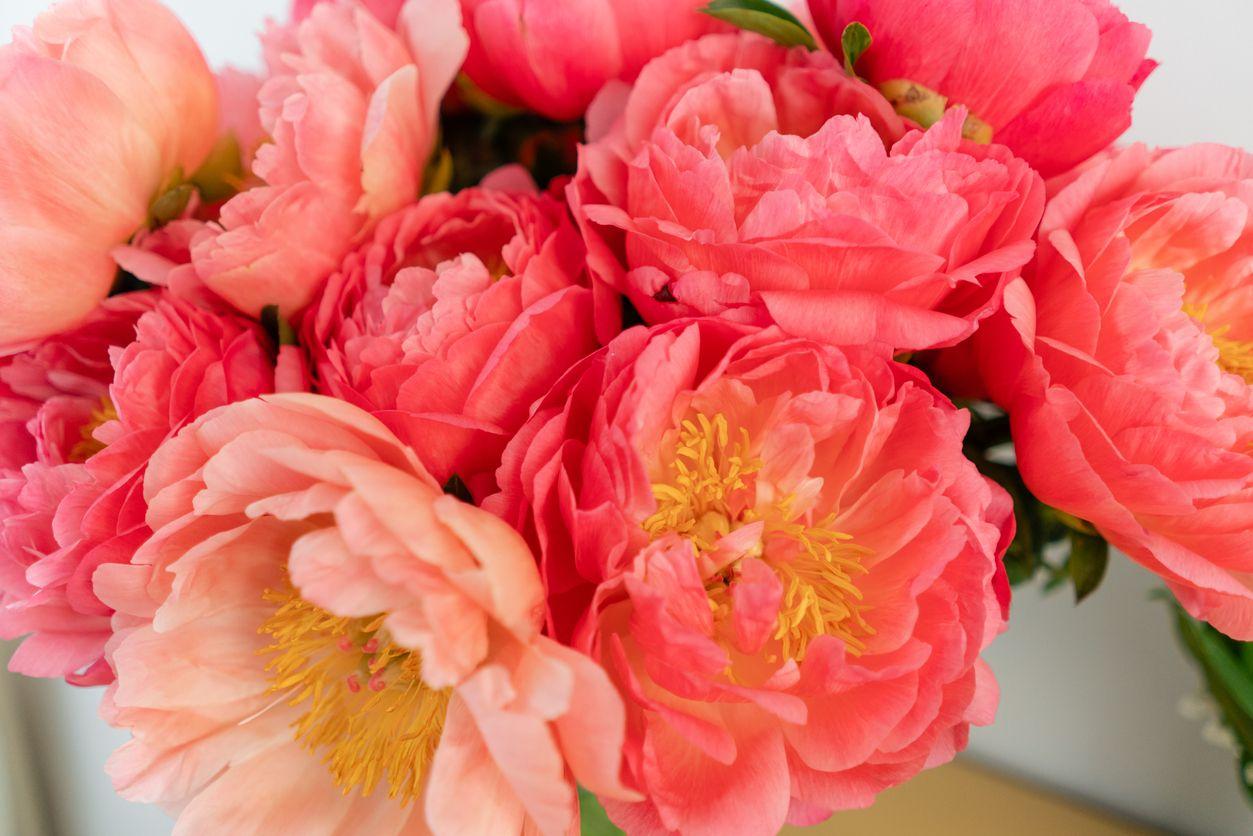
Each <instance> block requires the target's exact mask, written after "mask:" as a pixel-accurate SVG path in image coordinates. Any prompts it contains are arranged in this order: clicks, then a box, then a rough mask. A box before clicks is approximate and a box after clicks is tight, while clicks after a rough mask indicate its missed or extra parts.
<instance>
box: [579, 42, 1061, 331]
mask: <svg viewBox="0 0 1253 836" xmlns="http://www.w3.org/2000/svg"><path fill="white" fill-rule="evenodd" d="M610 93H612V91H608V92H607V93H606V96H605V102H604V105H605V109H604V110H597V112H596V116H597V119H598V120H604V119H607V118H608V117H609V115H610V114H611V113H612V112H617V113H618V114H619V115H618V117H617V119H616V121H614V123H613V126H612V128H610V129H609V130H608V132H607V133H604V134H603V135H601V136H599V138H595V141H594V142H592V144H591V145H590V146H588V147H586V148H584V149H582V151H581V153H580V164H579V173H578V176H577V177H576V178H575V181H574V183H573V184H572V185H571V186H570V199H571V203H572V204H573V205H574V209H575V213H576V217H578V218H579V220H580V222H581V224H582V228H583V231H584V235H585V238H586V239H587V241H588V247H589V251H590V255H589V265H590V267H591V268H592V270H593V272H594V274H595V275H596V276H597V278H598V279H599V280H601V281H602V282H604V283H606V284H607V285H608V286H610V287H613V288H615V289H617V290H619V291H621V292H623V293H625V294H626V295H627V297H628V298H629V299H630V300H631V302H632V303H633V304H634V305H635V307H636V308H637V309H638V310H639V311H640V313H641V314H642V315H643V317H644V319H645V320H646V321H648V322H659V321H663V320H667V319H672V318H675V317H683V316H694V315H710V314H720V313H724V312H728V311H731V312H735V313H736V314H737V316H739V317H746V318H752V317H754V316H757V315H758V312H759V311H761V310H762V309H764V311H766V312H768V314H769V316H770V317H771V318H773V320H774V321H775V322H777V323H778V324H780V325H781V326H783V328H784V330H786V331H788V332H789V333H794V334H799V335H802V336H808V337H813V338H817V339H824V340H828V341H831V342H834V343H836V344H854V343H865V342H868V341H871V340H883V341H886V342H888V343H890V344H892V345H893V346H895V347H897V348H910V349H917V348H926V347H930V346H936V345H945V344H950V343H953V342H957V341H959V340H961V339H963V338H965V337H967V336H969V335H970V333H972V332H973V331H974V329H975V328H976V327H977V325H978V322H979V320H981V319H982V318H984V317H986V316H987V315H988V314H990V313H991V312H992V311H994V310H995V309H996V308H997V307H998V306H999V303H1000V294H1001V290H1002V287H1003V285H1004V283H1005V281H1006V280H1007V279H1008V278H1011V277H1013V276H1014V275H1016V274H1017V271H1018V270H1019V268H1020V267H1021V266H1022V265H1023V264H1024V263H1026V262H1027V260H1028V259H1030V257H1031V253H1032V251H1033V244H1032V241H1031V235H1032V233H1033V232H1034V230H1035V226H1036V224H1037V222H1038V221H1039V217H1040V213H1041V211H1042V210H1043V203H1044V188H1043V185H1042V183H1041V181H1040V178H1039V176H1038V175H1036V174H1035V173H1034V172H1033V171H1031V169H1030V168H1029V167H1028V166H1027V164H1026V163H1024V162H1022V161H1021V160H1018V159H1016V158H1014V157H1013V156H1012V155H1011V154H1010V153H1009V152H1008V151H1006V150H1005V149H1004V148H1002V147H1000V146H990V147H988V146H978V145H975V144H973V143H970V142H965V141H963V140H962V138H961V127H962V122H961V117H960V114H959V113H955V114H954V115H953V116H951V117H950V118H946V119H944V120H943V121H941V122H940V123H939V124H938V125H936V126H935V127H933V128H932V129H931V130H930V131H928V132H926V133H925V134H924V133H921V132H914V133H911V134H909V135H908V136H905V137H904V138H903V139H899V141H897V140H898V138H899V137H900V136H901V133H902V130H903V126H902V122H901V120H900V119H899V117H897V116H896V114H895V113H893V112H892V110H891V108H890V107H889V106H888V104H887V102H886V101H885V100H884V99H883V97H882V96H880V95H879V94H878V93H877V92H875V91H874V90H873V89H872V88H870V87H869V86H867V85H866V84H864V83H862V82H860V81H858V80H856V79H853V78H851V77H849V76H848V75H846V74H845V73H844V71H843V70H842V69H841V68H840V66H839V65H838V64H837V63H836V61H835V59H834V58H832V56H830V55H828V54H825V53H809V52H806V51H805V50H804V49H803V48H797V49H795V50H791V51H789V50H785V49H783V48H782V47H778V46H776V45H774V44H772V43H769V42H767V41H765V40H764V39H761V38H759V37H757V36H754V35H747V34H744V35H726V36H723V35H711V36H708V37H706V38H704V39H702V40H700V41H696V42H694V43H690V44H687V45H684V46H682V47H679V48H677V49H675V50H673V51H671V52H669V53H667V54H666V55H665V56H663V57H661V58H659V59H657V60H655V61H654V62H652V63H651V64H650V65H649V66H648V67H647V68H646V69H645V70H644V72H643V73H642V74H641V75H640V79H639V81H638V82H637V83H636V84H635V86H634V88H633V89H632V90H631V92H630V95H629V97H627V98H626V99H625V100H624V102H623V103H622V106H621V107H618V108H614V107H613V100H612V97H611V95H610ZM850 113H860V114H865V115H862V116H858V117H857V118H854V117H852V116H848V115H837V114H850ZM593 127H595V125H594V126H593ZM885 142H887V143H892V142H895V144H894V145H893V147H892V150H891V151H890V152H889V151H888V150H887V149H886V148H885V147H884V144H885Z"/></svg>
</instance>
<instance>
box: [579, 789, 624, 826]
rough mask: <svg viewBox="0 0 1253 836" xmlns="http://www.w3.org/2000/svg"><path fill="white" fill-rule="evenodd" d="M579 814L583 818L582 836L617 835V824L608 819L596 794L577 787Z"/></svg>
mask: <svg viewBox="0 0 1253 836" xmlns="http://www.w3.org/2000/svg"><path fill="white" fill-rule="evenodd" d="M579 816H580V817H581V818H582V820H583V828H582V834H583V836H619V834H621V833H622V830H620V829H619V828H618V827H617V825H615V824H614V823H613V822H611V821H610V820H609V816H608V814H606V813H605V808H604V807H602V806H600V801H598V800H597V799H596V796H594V795H592V794H591V793H590V792H588V791H587V790H585V789H583V788H582V787H579Z"/></svg>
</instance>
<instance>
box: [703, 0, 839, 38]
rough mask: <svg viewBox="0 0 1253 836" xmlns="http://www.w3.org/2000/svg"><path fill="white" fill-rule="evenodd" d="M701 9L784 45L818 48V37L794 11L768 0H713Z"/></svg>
mask: <svg viewBox="0 0 1253 836" xmlns="http://www.w3.org/2000/svg"><path fill="white" fill-rule="evenodd" d="M701 11H702V12H704V13H705V14H707V15H709V16H710V17H716V18H718V20H723V21H726V22H727V23H730V24H731V25H732V26H738V27H739V28H740V29H744V30H747V31H749V32H756V33H757V34H759V35H765V36H766V37H767V38H769V39H770V40H772V41H774V42H775V43H777V44H781V45H783V46H803V47H805V48H806V49H809V50H815V49H817V48H818V41H817V40H816V39H815V38H814V36H813V35H812V34H810V32H809V30H808V29H806V28H805V24H803V23H801V22H800V20H799V19H797V17H796V15H794V14H792V13H791V12H789V11H788V10H787V9H784V8H782V7H780V6H776V5H775V4H774V3H771V2H769V0H712V2H711V3H710V4H709V5H708V6H706V7H705V8H703V9H701Z"/></svg>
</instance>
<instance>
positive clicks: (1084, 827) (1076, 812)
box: [784, 761, 1158, 836]
mask: <svg viewBox="0 0 1253 836" xmlns="http://www.w3.org/2000/svg"><path fill="white" fill-rule="evenodd" d="M1157 832H1158V831H1154V830H1151V829H1147V828H1144V827H1141V826H1137V825H1134V824H1131V823H1129V822H1125V821H1121V820H1119V819H1117V818H1115V817H1113V816H1111V815H1109V814H1107V813H1104V812H1101V811H1098V810H1095V809H1092V808H1089V807H1086V806H1084V805H1082V804H1079V803H1077V802H1075V801H1072V800H1070V799H1067V798H1064V797H1062V796H1060V795H1056V794H1053V793H1050V792H1047V791H1045V790H1041V789H1038V788H1036V787H1032V786H1030V785H1028V784H1026V783H1023V782H1020V781H1017V780H1015V779H1012V778H1007V777H1004V776H1002V775H999V774H997V773H995V772H992V771H991V770H989V769H987V768H985V767H982V766H978V765H976V764H973V763H971V762H969V761H958V762H956V763H952V764H949V765H948V766H943V767H940V768H939V769H933V770H931V771H929V772H924V773H923V774H922V775H920V776H918V777H917V778H915V779H914V780H913V781H910V782H909V783H907V784H905V785H904V786H901V787H897V788H895V789H892V790H889V791H887V792H885V793H884V794H883V795H881V796H880V797H879V801H878V802H877V803H876V804H875V806H874V807H872V808H870V809H869V810H854V811H851V812H847V813H837V814H836V815H835V816H832V817H831V819H830V820H829V821H828V822H826V823H825V824H823V825H820V826H818V827H811V828H805V829H800V828H794V829H787V830H784V833H788V834H791V836H802V835H803V834H808V836H814V835H815V834H838V835H839V836H913V834H926V836H1005V834H1013V836H1059V834H1060V835H1061V836H1131V835H1132V834H1135V835H1136V836H1141V835H1142V834H1153V833H1157Z"/></svg>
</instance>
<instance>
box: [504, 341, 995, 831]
mask: <svg viewBox="0 0 1253 836" xmlns="http://www.w3.org/2000/svg"><path fill="white" fill-rule="evenodd" d="M968 421H969V418H968V416H967V414H966V413H964V412H961V411H958V410H956V409H955V408H954V407H953V406H952V405H951V404H950V403H949V402H948V401H946V400H945V399H944V398H943V397H942V396H941V395H940V394H939V393H938V392H936V391H935V390H934V389H933V388H932V387H931V386H930V384H929V383H928V382H927V380H926V378H925V377H924V376H923V375H922V374H921V373H920V372H918V371H917V370H915V369H913V368H911V367H909V366H905V365H901V364H897V363H894V362H892V361H891V359H890V357H888V356H886V354H881V353H878V352H875V351H871V350H867V349H862V348H857V349H838V348H835V347H831V346H828V345H825V344H822V343H817V342H812V341H808V340H803V339H796V338H788V337H786V336H785V335H783V334H782V333H780V332H779V331H778V329H776V328H769V329H764V330H763V329H757V328H753V327H750V326H743V325H737V324H733V323H731V322H728V321H726V320H718V319H701V320H689V321H680V322H675V323H671V324H669V325H666V326H660V327H658V328H654V329H652V330H645V329H643V328H636V329H632V330H630V331H627V332H626V333H624V334H623V335H622V336H621V337H619V338H618V339H617V340H615V341H614V342H613V343H612V344H611V345H610V346H609V347H608V348H606V349H605V350H604V351H602V352H600V353H598V354H596V355H594V356H593V357H591V358H589V359H588V360H587V361H586V362H584V363H582V364H581V365H580V366H579V367H577V368H576V370H575V371H573V372H571V373H570V375H568V376H567V377H566V378H565V379H563V382H562V383H561V385H559V386H558V387H557V388H556V389H555V390H554V391H553V393H552V394H550V395H549V396H548V397H547V398H546V399H545V401H544V402H543V403H542V404H541V405H540V406H539V407H538V408H537V410H536V412H535V414H534V416H533V417H532V419H531V420H530V422H528V424H527V425H526V426H525V427H524V428H523V430H522V431H521V432H520V433H519V435H518V436H517V438H516V439H515V440H514V442H513V443H511V444H510V446H509V448H508V450H507V452H506V457H505V463H504V466H503V467H502V469H501V474H500V479H501V485H502V492H501V493H500V494H499V495H497V496H494V497H492V498H491V499H490V500H489V502H488V503H487V505H486V507H488V508H489V509H490V510H494V511H496V512H498V513H500V514H501V515H502V516H503V517H504V518H505V519H506V520H508V521H510V522H511V523H513V524H514V525H515V526H517V527H518V528H519V529H520V530H523V531H526V532H527V534H528V537H529V538H530V539H531V541H532V543H533V545H534V548H535V549H536V550H537V552H538V553H539V554H540V560H541V571H542V573H543V575H544V579H545V583H546V586H547V588H548V593H549V603H550V619H551V630H552V631H553V635H555V636H558V637H560V638H562V639H563V640H566V641H569V642H571V643H572V644H573V646H575V647H576V648H578V649H583V650H586V651H588V652H590V653H591V654H592V655H593V657H594V658H596V659H598V660H600V661H601V662H602V664H604V665H605V667H606V668H607V669H608V670H609V672H610V674H611V676H612V677H613V678H614V680H615V682H616V684H617V685H618V688H619V690H620V691H621V692H622V694H623V696H624V698H625V699H626V702H627V730H628V738H627V744H626V750H625V754H626V759H627V763H628V766H629V769H630V774H631V777H632V779H633V780H634V782H635V786H636V787H637V788H638V789H639V790H641V791H642V792H643V793H644V794H645V796H646V797H647V799H648V800H647V801H644V802H638V803H629V802H627V803H623V802H617V803H610V804H608V805H607V807H608V809H609V811H610V813H611V815H612V816H613V817H614V819H615V821H617V822H618V823H619V824H620V825H621V826H623V827H625V828H627V830H628V831H629V832H638V833H671V832H682V833H731V832H735V833H774V832H776V831H778V829H779V828H780V827H782V826H783V824H784V822H785V821H787V822H791V823H793V824H812V823H815V822H817V821H820V820H821V819H823V818H825V817H826V816H827V815H828V814H829V813H830V812H831V811H833V810H839V809H845V808H850V807H862V806H867V805H869V804H870V803H871V801H872V799H873V798H874V796H875V794H876V793H877V792H879V791H880V790H883V789H885V788H887V787H889V786H892V785H895V784H898V783H900V782H902V781H904V780H907V779H908V778H910V777H912V776H913V775H915V774H916V773H918V772H919V771H920V770H922V769H924V768H926V767H929V766H934V765H937V764H940V763H943V762H945V761H947V760H949V759H950V758H951V757H953V755H954V754H955V753H956V752H957V751H958V750H960V749H961V748H962V747H963V746H964V745H965V742H966V737H967V733H968V727H969V725H970V724H971V723H976V724H984V723H988V722H990V721H991V718H992V713H993V709H994V707H995V704H996V698H997V691H996V686H995V683H994V681H993V679H992V677H991V674H990V673H989V672H988V670H987V668H986V667H985V666H984V664H983V663H982V662H981V661H980V660H979V654H980V652H981V651H982V650H983V648H985V647H986V646H987V645H988V643H989V642H990V641H991V640H992V638H993V637H994V636H995V635H996V634H997V633H999V632H1000V631H1001V629H1002V628H1003V626H1004V623H1005V615H1006V608H1007V606H1008V597H1007V595H1008V587H1007V585H1006V584H1005V581H1004V576H1003V570H1002V569H1001V567H1000V562H999V556H1000V555H1001V554H1002V553H1003V550H1004V548H1005V547H1006V545H1007V544H1008V542H1009V540H1010V539H1011V537H1012V535H1013V522H1012V513H1011V503H1010V500H1009V498H1008V496H1006V495H1005V493H1004V492H1003V491H1001V490H1000V489H999V488H998V487H996V486H995V485H993V484H992V483H991V482H989V481H988V480H986V479H984V478H983V477H981V476H980V475H979V473H978V472H977V470H976V469H975V467H974V465H973V464H971V463H970V462H968V461H967V460H966V459H964V458H963V456H962V439H963V436H964V434H965V432H966V429H967V425H968Z"/></svg>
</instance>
